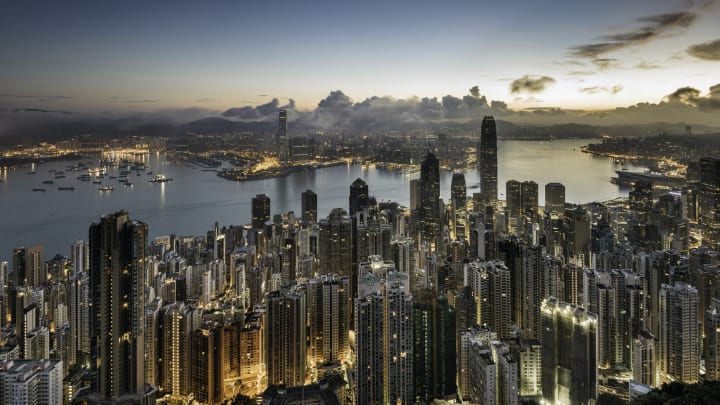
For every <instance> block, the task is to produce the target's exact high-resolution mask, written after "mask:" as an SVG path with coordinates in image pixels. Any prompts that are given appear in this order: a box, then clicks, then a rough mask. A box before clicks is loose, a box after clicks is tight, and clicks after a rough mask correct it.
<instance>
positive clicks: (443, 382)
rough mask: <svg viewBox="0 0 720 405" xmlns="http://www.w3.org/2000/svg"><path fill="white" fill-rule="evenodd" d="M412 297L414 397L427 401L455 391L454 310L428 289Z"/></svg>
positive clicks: (441, 297) (442, 296)
mask: <svg viewBox="0 0 720 405" xmlns="http://www.w3.org/2000/svg"><path fill="white" fill-rule="evenodd" d="M413 297H414V300H413V322H414V332H413V335H414V341H415V344H414V347H413V355H414V368H413V375H414V376H415V383H414V386H415V397H416V398H419V399H420V400H421V401H424V402H430V401H432V400H433V399H435V398H444V397H446V396H448V395H451V394H454V393H455V392H456V391H457V389H456V385H455V384H456V378H455V369H456V364H455V361H456V352H455V350H456V346H455V322H456V319H455V310H453V309H452V308H451V307H450V306H449V305H448V299H447V297H446V296H444V295H441V296H437V295H435V294H434V293H433V292H432V291H430V290H424V289H423V290H420V291H419V292H418V293H417V294H414V295H413Z"/></svg>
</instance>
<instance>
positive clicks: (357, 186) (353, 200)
mask: <svg viewBox="0 0 720 405" xmlns="http://www.w3.org/2000/svg"><path fill="white" fill-rule="evenodd" d="M368 193H369V191H368V185H367V183H365V181H363V179H361V178H358V179H356V180H355V181H354V182H353V183H352V184H351V185H350V216H351V217H352V216H354V215H355V214H357V213H358V212H360V211H362V210H366V209H367V208H368V207H369V206H370V196H369V194H368Z"/></svg>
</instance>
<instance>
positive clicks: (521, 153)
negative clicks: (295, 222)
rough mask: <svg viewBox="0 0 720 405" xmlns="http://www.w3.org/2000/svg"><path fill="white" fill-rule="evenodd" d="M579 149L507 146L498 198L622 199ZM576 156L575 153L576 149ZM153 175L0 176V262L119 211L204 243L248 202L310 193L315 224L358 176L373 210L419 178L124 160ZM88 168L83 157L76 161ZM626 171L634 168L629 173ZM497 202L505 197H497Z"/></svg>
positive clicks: (294, 205)
mask: <svg viewBox="0 0 720 405" xmlns="http://www.w3.org/2000/svg"><path fill="white" fill-rule="evenodd" d="M586 143H587V141H583V140H561V141H553V142H525V141H505V142H503V143H501V147H500V150H499V151H498V165H499V166H498V183H499V184H498V190H499V192H500V193H503V194H504V192H505V182H506V181H507V180H509V179H516V180H521V181H522V180H534V181H536V182H537V183H538V184H539V187H538V188H539V193H540V195H539V200H540V204H543V202H544V185H545V184H546V183H549V182H554V181H558V182H561V183H563V184H565V187H566V196H567V201H569V202H574V203H578V202H588V201H602V200H608V199H611V198H614V197H617V196H620V195H624V196H627V190H619V189H618V187H617V186H616V185H613V184H611V183H610V182H609V178H610V177H611V176H615V172H614V171H615V170H619V167H617V166H615V165H613V164H612V161H611V160H610V159H604V158H593V157H591V155H587V154H583V153H581V152H580V146H582V145H584V144H586ZM573 149H575V150H573ZM140 159H142V161H143V162H144V163H145V164H146V165H147V171H152V172H153V175H155V174H159V173H164V174H166V175H167V176H168V177H171V178H173V181H172V182H169V183H156V184H153V183H148V180H149V179H151V178H152V176H148V175H147V173H146V172H140V173H141V175H140V176H137V175H136V173H135V172H134V171H133V173H132V174H131V175H130V176H129V181H130V182H132V183H133V184H134V186H133V187H123V186H122V185H121V184H120V183H119V182H118V180H116V179H113V180H111V179H109V176H117V175H118V169H117V168H110V169H109V173H108V175H107V176H106V177H105V178H104V179H103V185H110V186H113V188H114V191H112V192H106V193H101V192H99V191H98V190H97V187H98V185H97V184H91V183H90V182H81V181H79V180H77V175H78V173H75V172H69V171H67V169H66V168H65V166H66V165H70V164H73V163H77V162H52V163H47V164H42V165H38V166H37V168H36V170H37V173H38V174H37V175H27V174H26V173H27V172H28V171H29V170H27V168H22V169H20V170H15V171H13V170H8V171H3V172H2V179H3V183H2V188H0V190H2V191H1V192H0V213H2V214H1V215H2V224H1V225H2V226H0V260H7V259H8V258H9V256H10V252H11V250H12V249H13V248H14V247H16V246H31V245H35V244H43V245H45V252H46V257H51V255H54V254H55V253H61V254H65V255H67V254H69V247H70V244H71V243H72V242H73V241H74V240H76V239H83V240H87V238H88V236H87V235H88V226H89V225H90V223H91V222H93V221H98V220H99V218H100V216H102V215H104V214H107V213H110V212H113V211H117V210H120V209H125V210H127V211H129V213H130V216H131V217H132V218H134V219H138V220H141V221H145V222H147V223H148V225H149V232H150V237H155V236H161V235H167V234H170V233H175V234H178V235H202V234H205V232H206V231H207V230H208V229H211V228H212V225H213V223H214V222H216V221H217V222H219V223H220V224H221V225H230V224H243V223H247V222H249V221H250V200H251V198H252V197H254V196H255V195H256V194H261V193H266V194H268V195H269V196H270V199H271V209H272V213H273V214H276V213H283V212H288V211H291V210H292V211H295V213H296V214H298V215H299V212H300V194H301V193H302V192H303V191H305V190H307V189H311V190H313V191H315V192H316V193H317V195H318V215H319V216H320V217H321V218H322V217H324V216H326V215H327V214H328V213H329V212H330V210H331V209H332V208H335V207H343V208H345V209H347V205H348V195H349V188H350V184H351V183H352V182H353V181H354V180H355V179H356V178H358V177H360V178H363V179H364V180H365V181H366V182H367V183H368V186H369V190H370V194H371V195H373V196H375V197H376V198H377V200H378V201H388V200H391V201H398V202H399V203H401V204H404V205H407V204H408V203H409V199H410V197H409V182H410V180H411V179H413V178H417V177H418V176H419V175H420V173H419V172H416V173H413V174H411V175H403V174H398V173H395V172H393V171H384V170H379V169H377V168H375V167H372V166H371V167H369V168H367V169H363V168H362V167H361V166H360V165H353V164H348V165H341V166H335V167H329V168H325V169H320V170H316V171H307V172H297V173H292V174H290V175H289V176H287V177H282V178H277V179H266V180H258V181H250V182H244V183H237V182H231V181H227V180H224V179H221V178H219V177H217V176H215V173H214V172H205V171H202V169H200V168H195V167H188V165H186V164H184V163H174V162H167V161H165V160H164V156H163V155H161V154H147V155H131V157H128V160H131V161H132V160H140ZM83 160H84V161H86V162H87V160H88V159H87V158H84V159H83ZM52 169H55V170H66V178H65V179H59V180H56V181H55V184H54V185H52V186H50V188H48V189H47V192H45V193H37V192H35V193H34V192H32V189H33V188H34V187H40V186H41V184H40V183H41V182H42V180H43V176H44V177H47V175H48V174H49V171H50V170H52ZM630 170H632V167H631V168H630ZM465 176H466V183H467V185H468V195H472V193H473V192H479V191H480V189H479V188H473V186H475V185H477V184H479V182H480V176H479V172H478V171H477V170H476V169H475V168H469V169H468V170H467V171H466V172H465ZM440 177H441V180H440V181H441V195H442V197H443V198H444V199H445V200H446V201H447V199H448V198H449V196H450V180H451V178H452V173H451V172H447V171H442V172H441V174H440ZM58 186H73V187H75V190H74V191H58V190H57V187H58ZM501 197H504V195H503V196H501Z"/></svg>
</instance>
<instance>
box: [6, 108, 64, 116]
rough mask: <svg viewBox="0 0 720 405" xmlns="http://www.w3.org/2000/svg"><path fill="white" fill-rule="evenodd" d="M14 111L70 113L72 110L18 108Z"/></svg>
mask: <svg viewBox="0 0 720 405" xmlns="http://www.w3.org/2000/svg"><path fill="white" fill-rule="evenodd" d="M12 111H13V112H14V113H42V114H62V115H70V114H72V113H71V112H70V111H58V110H45V109H42V108H16V109H14V110H12Z"/></svg>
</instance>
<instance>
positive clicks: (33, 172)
mask: <svg viewBox="0 0 720 405" xmlns="http://www.w3.org/2000/svg"><path fill="white" fill-rule="evenodd" d="M35 173H37V172H36V171H34V170H33V171H31V172H27V174H35Z"/></svg>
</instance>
